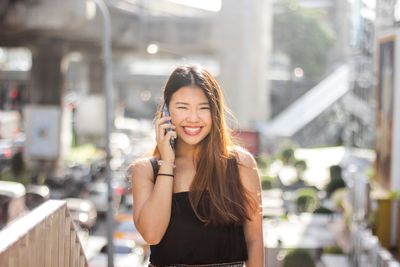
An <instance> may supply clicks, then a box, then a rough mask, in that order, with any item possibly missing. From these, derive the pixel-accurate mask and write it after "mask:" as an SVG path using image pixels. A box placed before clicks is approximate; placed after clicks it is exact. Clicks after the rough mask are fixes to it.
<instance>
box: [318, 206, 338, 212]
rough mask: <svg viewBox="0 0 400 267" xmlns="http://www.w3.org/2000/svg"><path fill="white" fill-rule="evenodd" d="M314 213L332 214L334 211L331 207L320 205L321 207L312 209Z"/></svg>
mask: <svg viewBox="0 0 400 267" xmlns="http://www.w3.org/2000/svg"><path fill="white" fill-rule="evenodd" d="M314 213H317V214H333V213H334V212H333V210H331V209H328V208H326V207H322V206H321V207H318V208H316V209H315V210H314Z"/></svg>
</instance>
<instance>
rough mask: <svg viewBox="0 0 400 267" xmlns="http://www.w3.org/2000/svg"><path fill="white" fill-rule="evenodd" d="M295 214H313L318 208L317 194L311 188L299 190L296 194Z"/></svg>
mask: <svg viewBox="0 0 400 267" xmlns="http://www.w3.org/2000/svg"><path fill="white" fill-rule="evenodd" d="M296 194H297V196H296V204H297V212H299V213H301V212H313V211H314V210H315V209H316V208H317V207H318V206H319V199H318V192H317V191H316V190H315V189H312V188H301V189H298V190H297V192H296Z"/></svg>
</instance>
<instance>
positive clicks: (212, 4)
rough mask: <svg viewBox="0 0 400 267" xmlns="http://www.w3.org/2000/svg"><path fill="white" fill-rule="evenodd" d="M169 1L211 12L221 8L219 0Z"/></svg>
mask: <svg viewBox="0 0 400 267" xmlns="http://www.w3.org/2000/svg"><path fill="white" fill-rule="evenodd" d="M169 1H171V2H174V3H177V4H181V5H185V6H191V7H195V8H200V9H205V10H209V11H213V12H218V11H219V10H220V9H221V0H201V1H199V0H169Z"/></svg>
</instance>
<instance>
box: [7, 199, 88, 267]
mask: <svg viewBox="0 0 400 267" xmlns="http://www.w3.org/2000/svg"><path fill="white" fill-rule="evenodd" d="M0 266H2V267H3V266H4V267H14V266H18V267H25V266H29V267H36V266H37V267H39V266H40V267H55V266H59V267H64V266H65V267H83V266H88V264H87V260H86V258H85V255H84V252H83V249H82V246H81V243H80V241H79V238H78V235H77V232H76V231H75V228H74V226H73V223H72V218H71V216H70V214H69V211H68V209H67V205H66V202H65V201H61V200H49V201H47V202H45V203H43V204H42V205H41V206H39V207H38V208H36V209H34V210H33V211H32V212H30V213H28V214H26V215H24V216H23V217H21V218H19V219H17V220H16V221H14V222H12V223H10V224H9V225H8V226H7V227H6V228H4V229H2V230H1V231H0Z"/></svg>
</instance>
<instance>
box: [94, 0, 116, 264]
mask: <svg viewBox="0 0 400 267" xmlns="http://www.w3.org/2000/svg"><path fill="white" fill-rule="evenodd" d="M93 1H94V2H95V3H96V4H97V6H98V7H99V10H100V12H101V13H102V15H103V39H102V50H103V68H104V78H103V83H104V94H105V97H106V131H105V137H104V139H105V150H106V181H107V189H108V194H107V195H108V196H107V243H108V245H107V256H108V267H114V242H113V224H114V219H113V207H112V199H113V198H112V189H111V167H110V160H111V149H110V135H111V128H112V118H113V115H112V113H113V108H112V69H111V20H110V13H109V11H108V8H107V6H106V5H105V4H104V2H103V0H93Z"/></svg>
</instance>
